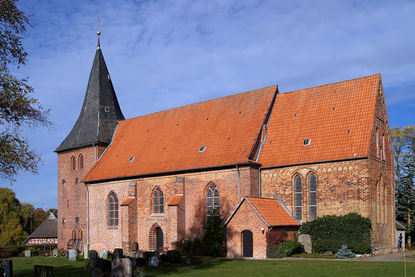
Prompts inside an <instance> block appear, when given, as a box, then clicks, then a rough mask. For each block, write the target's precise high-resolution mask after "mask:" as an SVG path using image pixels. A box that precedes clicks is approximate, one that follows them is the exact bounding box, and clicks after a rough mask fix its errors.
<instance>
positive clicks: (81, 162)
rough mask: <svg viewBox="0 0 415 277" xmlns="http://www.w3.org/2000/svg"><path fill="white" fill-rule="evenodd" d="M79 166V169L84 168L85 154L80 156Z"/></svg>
mask: <svg viewBox="0 0 415 277" xmlns="http://www.w3.org/2000/svg"><path fill="white" fill-rule="evenodd" d="M78 167H79V169H82V168H84V156H83V155H82V154H80V155H79V157H78Z"/></svg>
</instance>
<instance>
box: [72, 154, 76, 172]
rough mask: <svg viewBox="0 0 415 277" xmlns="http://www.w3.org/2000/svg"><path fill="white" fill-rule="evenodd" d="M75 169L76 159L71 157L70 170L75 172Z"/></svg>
mask: <svg viewBox="0 0 415 277" xmlns="http://www.w3.org/2000/svg"><path fill="white" fill-rule="evenodd" d="M75 169H76V159H75V156H72V157H71V170H75Z"/></svg>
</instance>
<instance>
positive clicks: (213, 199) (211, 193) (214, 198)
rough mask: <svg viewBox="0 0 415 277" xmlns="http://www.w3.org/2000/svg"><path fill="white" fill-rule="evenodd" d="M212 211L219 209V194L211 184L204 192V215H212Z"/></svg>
mask: <svg viewBox="0 0 415 277" xmlns="http://www.w3.org/2000/svg"><path fill="white" fill-rule="evenodd" d="M214 209H219V192H218V189H217V187H216V185H215V184H211V185H210V186H209V188H208V190H207V192H206V215H207V216H210V215H212V212H213V210H214Z"/></svg>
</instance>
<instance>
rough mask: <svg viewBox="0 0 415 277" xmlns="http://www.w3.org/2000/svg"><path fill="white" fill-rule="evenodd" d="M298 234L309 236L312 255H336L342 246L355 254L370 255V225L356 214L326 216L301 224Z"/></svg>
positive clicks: (368, 221) (366, 219)
mask: <svg viewBox="0 0 415 277" xmlns="http://www.w3.org/2000/svg"><path fill="white" fill-rule="evenodd" d="M300 233H302V234H308V235H310V236H311V241H312V244H313V252H314V253H323V252H325V251H331V252H333V253H336V252H337V250H339V249H340V248H341V246H342V245H343V244H345V245H348V246H349V247H350V249H352V250H353V251H355V252H356V253H370V252H371V247H370V236H371V223H370V219H368V218H364V217H362V216H360V215H358V214H357V213H349V214H347V215H344V216H335V215H327V216H323V217H319V218H317V219H316V220H314V221H308V222H305V223H303V225H302V226H301V227H300Z"/></svg>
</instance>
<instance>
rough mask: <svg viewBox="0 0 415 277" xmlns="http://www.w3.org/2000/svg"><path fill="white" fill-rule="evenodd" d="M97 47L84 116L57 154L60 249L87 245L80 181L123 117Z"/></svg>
mask: <svg viewBox="0 0 415 277" xmlns="http://www.w3.org/2000/svg"><path fill="white" fill-rule="evenodd" d="M97 34H98V46H97V50H96V52H95V57H94V61H93V63H92V69H91V73H90V75H89V81H88V87H87V89H86V93H85V98H84V102H83V105H82V109H81V113H80V115H79V117H78V120H77V121H76V123H75V125H74V126H73V128H72V130H71V131H70V133H69V134H68V136H67V137H66V138H65V139H64V140H63V142H62V143H61V144H60V145H59V146H58V148H56V150H55V152H56V153H57V154H58V248H78V249H80V250H81V249H82V244H84V243H87V236H88V226H87V209H88V202H87V199H88V198H87V193H88V192H87V189H86V187H85V185H84V184H83V183H81V182H80V180H81V179H82V178H83V177H84V175H85V174H86V173H87V172H88V171H89V170H90V169H91V167H92V166H93V165H94V164H95V162H96V161H97V160H98V159H99V157H100V156H101V154H102V153H103V152H104V150H105V148H106V147H107V146H108V145H109V143H110V142H111V139H112V136H113V133H114V131H115V128H116V126H117V124H118V121H120V120H123V119H124V116H123V114H122V112H121V109H120V106H119V104H118V100H117V96H116V95H115V91H114V87H113V85H112V82H111V78H110V75H109V73H108V69H107V66H106V64H105V60H104V56H103V55H102V51H101V47H100V41H99V35H100V32H99V31H98V32H97Z"/></svg>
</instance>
